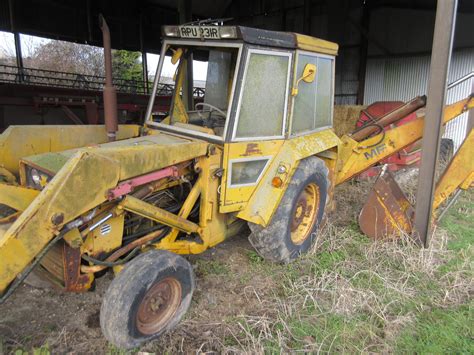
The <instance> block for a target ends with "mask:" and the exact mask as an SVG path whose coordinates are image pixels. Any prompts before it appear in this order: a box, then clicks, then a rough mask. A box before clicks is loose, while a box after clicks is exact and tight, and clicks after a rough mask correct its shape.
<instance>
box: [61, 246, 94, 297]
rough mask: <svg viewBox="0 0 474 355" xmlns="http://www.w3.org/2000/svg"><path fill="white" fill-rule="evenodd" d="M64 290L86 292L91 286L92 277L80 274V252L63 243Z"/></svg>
mask: <svg viewBox="0 0 474 355" xmlns="http://www.w3.org/2000/svg"><path fill="white" fill-rule="evenodd" d="M63 263H64V286H65V287H64V288H65V290H66V291H70V292H84V291H87V290H88V289H89V288H90V287H91V284H92V281H93V275H91V274H81V271H80V268H81V251H80V249H79V248H71V247H70V246H69V245H67V244H66V243H64V251H63Z"/></svg>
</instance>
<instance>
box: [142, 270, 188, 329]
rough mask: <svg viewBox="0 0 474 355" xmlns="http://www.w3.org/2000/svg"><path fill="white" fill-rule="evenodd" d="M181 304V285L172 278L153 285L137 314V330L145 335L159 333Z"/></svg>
mask: <svg viewBox="0 0 474 355" xmlns="http://www.w3.org/2000/svg"><path fill="white" fill-rule="evenodd" d="M180 303H181V284H180V283H179V281H178V280H176V279H175V278H172V277H168V278H166V279H163V280H161V281H160V282H158V283H156V284H154V285H153V286H152V287H151V288H150V289H149V290H148V291H147V293H146V294H145V296H144V297H143V299H142V301H141V302H140V306H139V307H138V312H137V318H136V320H137V328H138V330H139V331H140V332H141V333H142V334H145V335H151V334H155V333H157V332H159V331H160V330H161V329H163V327H165V326H166V324H168V322H169V320H170V319H171V318H173V316H174V314H175V313H176V310H177V309H178V307H179V305H180Z"/></svg>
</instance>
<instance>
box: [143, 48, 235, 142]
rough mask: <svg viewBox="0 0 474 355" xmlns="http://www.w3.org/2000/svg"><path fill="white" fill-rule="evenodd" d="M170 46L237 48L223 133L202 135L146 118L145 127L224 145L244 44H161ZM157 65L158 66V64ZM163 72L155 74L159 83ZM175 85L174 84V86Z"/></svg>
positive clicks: (230, 119)
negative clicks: (220, 134)
mask: <svg viewBox="0 0 474 355" xmlns="http://www.w3.org/2000/svg"><path fill="white" fill-rule="evenodd" d="M171 45H178V46H179V45H182V46H196V47H198V46H199V47H217V48H218V47H224V48H237V50H238V54H237V61H236V63H235V71H234V81H233V83H232V92H231V96H230V98H229V103H228V105H227V117H226V122H225V126H224V132H223V134H222V136H218V135H212V134H207V133H202V132H198V131H194V130H191V129H186V128H181V127H175V126H172V125H170V124H165V123H160V122H154V121H152V120H151V117H150V118H147V120H146V122H145V124H146V125H147V126H151V127H154V128H158V129H161V130H163V131H166V132H170V133H176V134H182V135H184V136H191V137H193V138H199V139H204V140H207V141H209V142H212V143H216V144H224V142H225V140H226V136H227V132H228V130H229V128H230V125H231V124H232V122H231V121H232V106H233V101H234V96H235V89H236V85H237V81H238V77H239V73H240V71H241V68H240V67H241V59H242V54H243V47H244V44H243V43H241V42H228V41H219V42H214V41H212V42H198V41H193V40H165V41H163V43H162V47H163V48H169V46H171ZM158 65H159V64H158ZM162 71H163V68H161V70H160V73H159V74H158V73H157V74H156V77H157V80H158V82H159V79H160V78H161V73H162ZM174 85H176V83H175V84H174ZM175 94H176V92H173V96H174V95H175Z"/></svg>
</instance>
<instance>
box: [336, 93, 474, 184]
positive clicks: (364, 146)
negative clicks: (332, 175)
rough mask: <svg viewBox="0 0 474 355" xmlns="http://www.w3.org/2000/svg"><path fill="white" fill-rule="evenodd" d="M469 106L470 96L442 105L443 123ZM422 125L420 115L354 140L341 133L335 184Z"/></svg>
mask: <svg viewBox="0 0 474 355" xmlns="http://www.w3.org/2000/svg"><path fill="white" fill-rule="evenodd" d="M473 107H474V98H472V97H470V98H467V99H464V100H460V101H458V102H455V103H453V104H451V105H448V106H446V108H445V110H444V119H443V124H446V123H447V122H449V121H450V120H452V119H454V118H456V117H457V116H459V115H460V114H462V113H464V112H466V111H467V110H470V109H472V108H473ZM423 126H424V116H423V117H418V118H417V119H415V120H413V121H410V122H408V123H406V124H404V125H402V126H399V127H395V128H392V129H390V130H388V131H386V132H385V133H380V134H378V135H376V136H374V137H371V138H368V139H366V140H364V141H362V142H356V141H355V140H353V139H352V138H351V137H350V136H348V135H345V136H343V137H342V138H341V140H342V144H341V145H340V146H339V157H338V163H337V176H336V185H338V184H341V183H343V182H344V181H347V180H349V179H350V178H352V177H353V176H356V175H358V174H360V173H361V172H362V171H364V170H366V169H368V168H369V167H371V166H372V165H374V164H376V163H377V162H379V161H380V160H382V159H385V158H386V157H388V156H390V155H392V154H394V153H396V152H398V151H400V150H401V149H403V148H405V147H407V146H408V145H410V144H412V143H414V142H416V141H417V140H419V139H421V138H422V136H423ZM471 149H472V148H471Z"/></svg>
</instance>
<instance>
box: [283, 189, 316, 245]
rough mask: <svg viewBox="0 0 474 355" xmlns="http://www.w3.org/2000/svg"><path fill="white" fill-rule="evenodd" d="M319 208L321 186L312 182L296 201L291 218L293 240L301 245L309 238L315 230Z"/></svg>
mask: <svg viewBox="0 0 474 355" xmlns="http://www.w3.org/2000/svg"><path fill="white" fill-rule="evenodd" d="M318 210H319V188H318V186H317V185H316V184H314V183H311V184H308V185H306V187H305V188H304V189H303V191H301V193H300V195H299V196H298V199H297V201H296V205H295V209H294V212H293V218H292V220H291V228H290V229H291V234H290V236H291V241H292V242H293V243H294V244H297V245H300V244H303V242H304V241H305V240H306V239H308V237H309V236H310V235H311V231H312V230H313V226H314V223H315V222H316V218H317V215H318Z"/></svg>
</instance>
